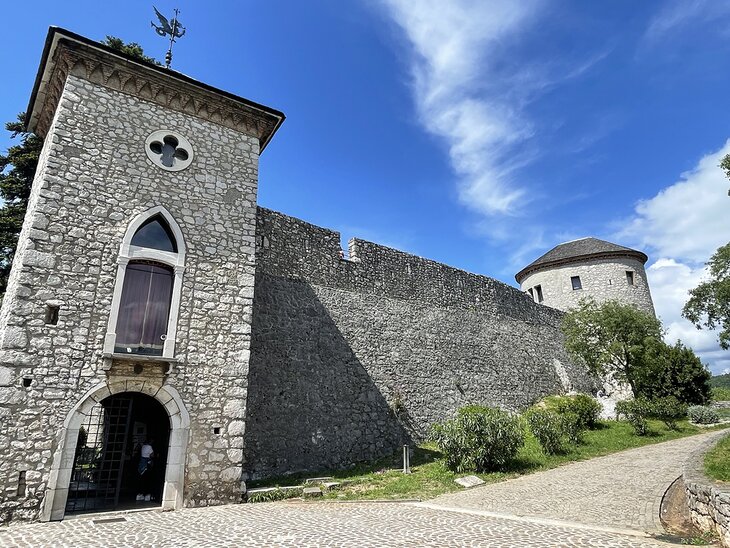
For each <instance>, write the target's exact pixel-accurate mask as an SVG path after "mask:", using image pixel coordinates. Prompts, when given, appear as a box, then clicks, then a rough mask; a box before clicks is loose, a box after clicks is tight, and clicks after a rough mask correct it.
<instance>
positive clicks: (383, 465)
mask: <svg viewBox="0 0 730 548" xmlns="http://www.w3.org/2000/svg"><path fill="white" fill-rule="evenodd" d="M677 427H678V429H677V430H670V429H668V428H667V427H666V426H665V425H664V423H662V422H661V421H656V420H649V428H650V434H649V435H647V436H637V435H636V434H634V431H633V428H632V427H631V426H630V425H629V424H628V423H627V422H624V421H621V422H616V421H601V422H600V423H599V425H598V428H596V429H595V430H589V431H587V432H585V435H584V438H583V443H581V444H580V445H577V446H573V447H570V448H569V449H568V451H566V452H565V453H562V454H558V455H545V454H544V453H543V452H542V449H541V448H540V444H539V443H538V442H537V440H536V439H535V437H534V436H533V435H532V434H531V433H529V432H528V434H527V438H526V442H525V445H524V446H523V447H522V448H521V449H520V450H519V452H518V454H517V458H516V459H515V460H513V461H512V462H511V463H509V465H507V466H506V467H505V468H504V469H503V470H502V471H499V472H492V473H488V474H476V475H477V476H479V477H480V478H482V479H483V480H484V481H486V482H487V483H494V482H497V481H502V480H504V479H508V478H512V477H516V476H520V475H523V474H529V473H532V472H537V471H539V470H547V469H549V468H555V467H557V466H560V465H561V464H565V463H568V462H574V461H580V460H586V459H590V458H593V457H598V456H602V455H608V454H610V453H615V452H617V451H622V450H624V449H630V448H632V447H642V446H644V445H649V444H653V443H659V442H663V441H669V440H673V439H678V438H683V437H686V436H691V435H693V434H697V433H702V432H707V431H708V430H712V428H710V429H708V428H698V427H696V426H694V425H691V424H689V423H688V422H687V421H686V420H684V421H679V422H678V423H677ZM716 428H717V427H716ZM729 450H730V449H729ZM401 466H402V461H401V455H400V454H398V455H395V456H394V457H391V458H387V459H382V460H380V461H378V462H375V463H371V464H362V465H358V466H355V467H353V468H351V469H349V470H345V471H338V472H327V473H323V474H311V473H310V474H306V475H297V476H286V477H280V478H272V479H268V480H264V481H259V482H251V483H250V484H249V486H250V487H254V486H257V487H258V486H276V485H296V484H297V483H299V482H301V481H302V480H303V479H304V478H307V477H313V476H315V475H328V476H332V477H334V478H335V481H340V482H342V483H343V485H342V486H341V488H340V489H338V490H336V491H332V492H329V493H325V495H324V498H325V499H337V500H397V499H411V498H417V499H422V500H424V499H429V498H433V497H436V496H438V495H442V494H444V493H450V492H453V491H458V490H460V489H461V487H459V486H458V485H457V484H455V483H454V479H456V478H457V477H460V476H464V475H467V474H456V473H454V472H452V471H451V470H449V469H448V468H446V465H445V463H444V459H443V455H442V454H441V452H440V451H439V450H438V448H437V447H436V446H435V445H434V444H430V443H427V444H423V445H421V446H419V447H417V448H416V449H415V451H414V455H413V456H412V457H411V470H412V473H411V474H403V473H402V472H401Z"/></svg>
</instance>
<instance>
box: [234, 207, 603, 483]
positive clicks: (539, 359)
mask: <svg viewBox="0 0 730 548" xmlns="http://www.w3.org/2000/svg"><path fill="white" fill-rule="evenodd" d="M561 317H562V313H560V312H558V311H556V310H554V309H551V308H548V307H545V306H542V305H538V304H536V303H534V302H533V301H532V300H531V299H530V298H529V296H527V295H525V294H524V293H522V292H520V291H519V290H517V289H515V288H512V287H510V286H507V285H505V284H503V283H501V282H498V281H496V280H494V279H491V278H487V277H484V276H479V275H476V274H470V273H468V272H464V271H461V270H457V269H455V268H452V267H449V266H446V265H443V264H439V263H436V262H434V261H430V260H427V259H422V258H420V257H416V256H413V255H409V254H407V253H403V252H400V251H397V250H394V249H390V248H387V247H383V246H380V245H377V244H373V243H370V242H366V241H363V240H358V239H354V240H352V241H351V242H350V244H349V259H347V260H345V259H342V258H340V236H339V234H338V233H336V232H333V231H330V230H327V229H324V228H319V227H316V226H314V225H311V224H308V223H306V222H303V221H300V220H298V219H294V218H292V217H288V216H285V215H282V214H280V213H276V212H273V211H270V210H266V209H263V208H259V213H258V217H257V257H256V287H255V293H254V316H253V322H254V323H253V327H252V347H251V361H250V369H249V385H248V387H249V393H248V407H247V416H246V433H245V465H244V468H245V471H246V473H247V475H248V477H251V478H257V477H262V476H266V475H272V474H284V473H290V472H296V471H305V470H307V471H314V470H319V469H327V468H333V467H345V466H348V465H350V464H351V463H353V462H356V461H359V460H367V459H372V458H375V457H379V456H383V455H387V454H391V453H392V452H393V451H394V450H395V449H397V446H398V445H399V444H400V443H402V442H404V441H406V440H409V439H414V438H415V439H422V438H423V437H424V436H425V435H427V433H428V431H429V429H430V426H431V425H432V424H433V423H434V422H436V421H441V420H444V419H446V418H449V417H450V416H451V415H452V414H453V413H454V412H455V411H456V410H457V409H458V408H459V407H461V406H463V405H466V404H470V403H481V404H488V405H496V406H500V407H503V408H506V409H511V410H520V409H522V408H524V407H526V406H528V405H530V404H531V403H533V402H534V401H536V400H538V399H540V398H542V397H543V396H546V395H548V394H555V393H563V392H565V391H566V390H570V389H576V390H583V391H590V390H592V389H593V387H594V385H593V379H592V378H590V377H589V376H588V375H587V374H586V373H585V371H583V370H582V369H580V368H578V367H576V366H574V365H573V364H572V363H571V362H570V360H569V358H568V356H567V355H566V352H565V350H564V348H563V345H562V335H561V333H560V329H559V323H560V319H561Z"/></svg>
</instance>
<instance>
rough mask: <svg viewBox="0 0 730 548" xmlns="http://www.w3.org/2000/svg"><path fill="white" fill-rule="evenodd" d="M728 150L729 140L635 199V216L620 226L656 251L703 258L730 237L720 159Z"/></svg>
mask: <svg viewBox="0 0 730 548" xmlns="http://www.w3.org/2000/svg"><path fill="white" fill-rule="evenodd" d="M726 154H730V140H728V141H727V142H726V143H725V144H724V146H723V147H722V148H721V149H720V150H718V151H716V152H713V153H711V154H707V155H706V156H704V157H703V158H702V159H701V160H700V161H699V163H698V164H697V166H696V167H695V168H694V169H693V170H692V171H689V172H686V173H682V175H681V176H680V179H679V181H677V182H675V183H674V184H672V185H670V186H668V187H666V188H664V189H663V190H661V191H660V192H659V193H658V194H657V195H656V196H654V197H653V198H650V199H648V200H642V201H640V202H639V203H638V204H637V205H636V211H635V216H634V217H633V218H632V219H630V220H629V221H628V222H627V224H626V226H625V228H624V229H623V230H621V231H620V232H619V237H620V238H627V237H628V238H631V239H632V240H633V241H636V242H639V245H640V246H642V247H649V248H651V249H652V250H653V251H654V253H655V254H656V255H659V256H661V257H672V258H675V259H679V260H682V261H689V262H690V263H704V262H705V261H707V259H708V258H709V257H710V255H712V253H714V251H715V250H716V249H717V248H718V247H720V246H721V245H723V244H726V243H727V242H728V239H730V213H729V212H730V200H729V199H728V196H727V189H728V186H730V183H728V180H727V179H726V178H725V176H724V174H723V172H722V170H720V169H719V168H718V165H719V164H720V159H721V158H722V157H723V156H724V155H726Z"/></svg>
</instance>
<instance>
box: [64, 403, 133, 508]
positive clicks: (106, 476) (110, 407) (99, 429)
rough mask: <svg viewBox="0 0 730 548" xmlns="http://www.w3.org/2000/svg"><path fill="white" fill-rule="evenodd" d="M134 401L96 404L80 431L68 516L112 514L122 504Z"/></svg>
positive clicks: (70, 488)
mask: <svg viewBox="0 0 730 548" xmlns="http://www.w3.org/2000/svg"><path fill="white" fill-rule="evenodd" d="M133 401H134V400H133V398H132V397H130V396H127V395H123V394H119V395H114V396H111V397H109V398H107V399H105V400H104V401H103V402H101V403H97V404H96V405H95V406H94V407H93V408H92V409H91V413H89V415H88V417H87V418H86V420H85V421H84V423H83V425H82V426H81V428H80V429H79V437H78V442H77V444H76V454H75V456H74V464H73V469H72V471H71V481H70V483H69V489H68V499H67V503H66V512H68V513H72V512H88V511H92V510H93V511H98V510H109V509H113V508H115V507H116V506H117V505H118V503H119V492H120V490H121V486H122V475H123V473H124V461H125V452H126V451H127V447H128V443H127V442H128V439H129V436H130V420H131V417H132V405H133Z"/></svg>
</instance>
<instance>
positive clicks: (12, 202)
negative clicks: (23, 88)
mask: <svg viewBox="0 0 730 548" xmlns="http://www.w3.org/2000/svg"><path fill="white" fill-rule="evenodd" d="M5 129H7V130H8V131H9V132H10V133H11V137H12V138H14V139H15V138H19V142H18V144H16V145H13V146H11V147H10V148H8V151H7V153H6V154H4V155H0V198H2V200H3V205H2V207H1V208H0V293H5V287H6V286H7V283H8V275H9V274H10V266H11V264H12V262H13V255H14V254H15V247H16V245H17V243H18V235H19V234H20V229H21V227H22V226H23V219H24V218H25V210H26V208H27V206H28V198H29V196H30V188H31V185H32V183H33V177H34V175H35V170H36V166H37V165H38V157H39V156H40V153H41V148H43V140H42V139H41V138H40V137H38V136H36V135H33V134H32V133H28V132H27V131H25V113H24V112H21V113H20V114H18V119H17V120H15V121H13V122H8V123H7V124H5Z"/></svg>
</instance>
